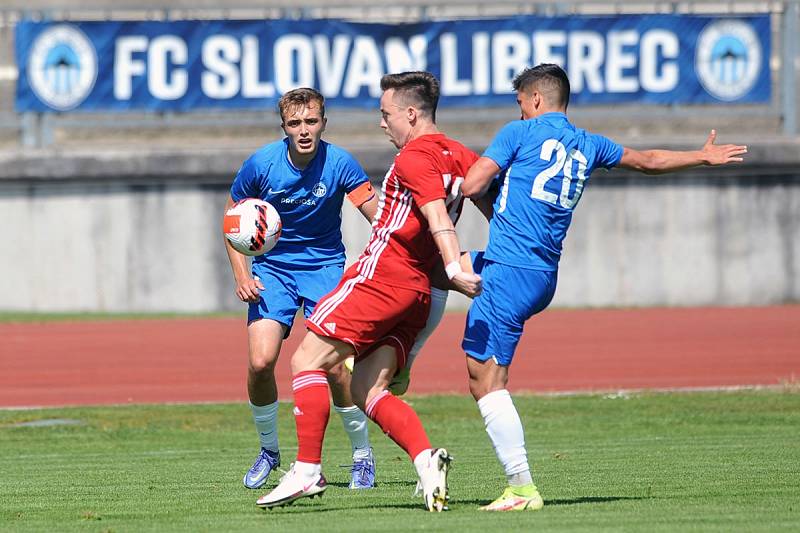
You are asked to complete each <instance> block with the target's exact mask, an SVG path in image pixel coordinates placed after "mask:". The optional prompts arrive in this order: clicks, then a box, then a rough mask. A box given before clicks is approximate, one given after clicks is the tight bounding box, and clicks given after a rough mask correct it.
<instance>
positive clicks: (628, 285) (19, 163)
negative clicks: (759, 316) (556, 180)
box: [0, 151, 800, 312]
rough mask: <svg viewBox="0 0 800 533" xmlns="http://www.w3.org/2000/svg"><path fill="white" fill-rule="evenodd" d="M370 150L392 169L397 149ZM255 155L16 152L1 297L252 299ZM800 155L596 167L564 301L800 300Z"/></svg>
mask: <svg viewBox="0 0 800 533" xmlns="http://www.w3.org/2000/svg"><path fill="white" fill-rule="evenodd" d="M356 155H357V156H359V157H361V156H363V157H362V161H365V160H366V161H368V162H369V163H370V164H369V165H368V168H371V170H372V172H371V173H372V174H373V175H376V176H378V175H380V174H379V172H378V171H377V170H378V169H380V168H385V163H386V161H385V160H387V158H390V157H391V154H389V153H387V154H383V155H380V154H376V152H375V151H370V153H369V155H367V154H361V155H359V154H356ZM370 157H371V158H372V159H371V160H370ZM159 158H161V160H159ZM204 158H205V159H204ZM242 158H243V155H242V154H236V153H227V154H205V155H202V156H201V155H199V154H183V155H180V154H161V155H154V154H150V155H142V154H140V155H126V156H122V155H114V154H105V155H104V156H103V158H102V159H98V158H97V157H93V156H90V155H85V156H80V155H72V156H70V157H62V158H58V157H52V156H48V157H43V158H41V160H37V159H36V158H33V159H31V158H27V159H25V158H23V159H22V160H20V158H19V157H16V158H14V159H13V160H6V161H0V162H2V163H3V164H2V165H0V240H2V242H3V248H2V250H3V251H2V252H0V254H1V255H0V310H24V311H67V310H83V311H192V312H194V311H218V310H230V309H240V308H241V304H239V302H238V301H237V300H236V298H235V297H234V296H233V292H232V279H231V274H230V268H229V265H228V262H227V257H226V255H225V252H224V249H223V246H222V244H221V237H220V230H219V224H220V221H219V219H220V215H221V209H222V206H223V205H224V202H225V199H226V195H227V194H228V192H227V191H228V189H227V187H228V184H229V181H230V178H231V175H232V173H233V171H234V170H235V168H236V166H237V165H238V162H239V161H241V159H242ZM797 168H798V167H797V166H796V165H795V166H792V165H788V166H787V165H780V166H775V165H771V164H766V163H765V164H763V165H750V166H748V167H745V168H741V167H740V168H739V169H738V170H734V171H730V170H726V171H714V170H706V171H695V172H693V173H688V174H687V173H684V174H681V175H676V176H671V177H663V176H658V177H651V176H635V175H631V174H626V173H623V172H620V171H612V172H610V173H597V174H595V175H594V176H592V180H591V182H590V184H589V186H588V188H587V191H586V193H585V194H584V196H583V198H582V199H581V204H580V205H579V207H578V209H577V211H576V214H575V218H574V221H573V225H572V228H571V229H570V231H569V234H568V236H567V239H566V241H565V244H564V257H563V259H562V267H561V271H560V279H559V288H558V291H557V295H556V298H555V301H554V304H553V305H555V306H576V307H583V306H653V305H669V306H690V305H691V306H695V305H766V304H778V303H786V302H797V301H800V171H798V170H796V169H797ZM156 169H158V170H156ZM343 220H344V227H345V231H344V234H345V239H346V242H345V244H346V245H347V247H348V250H349V252H350V254H351V260H352V259H353V258H354V257H355V256H357V254H358V252H360V250H361V248H362V247H363V245H364V243H365V242H366V239H367V236H368V226H367V225H366V223H365V222H364V221H363V219H361V218H360V215H359V214H358V213H357V212H356V211H355V210H354V209H352V208H351V207H350V206H347V207H346V209H345V211H344V213H343ZM459 234H460V237H461V242H462V247H463V248H465V249H466V248H481V247H483V246H484V245H485V242H486V237H487V226H486V224H485V222H483V220H482V219H481V218H480V216H479V215H478V214H477V212H476V211H475V210H474V209H473V208H472V207H471V206H469V207H468V208H467V209H466V210H465V215H464V218H463V220H462V222H461V223H460V224H459ZM457 296H458V295H457ZM466 303H467V302H466V299H465V298H461V297H453V298H451V302H450V304H451V307H463V306H464V305H466Z"/></svg>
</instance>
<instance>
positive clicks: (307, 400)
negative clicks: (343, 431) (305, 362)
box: [292, 370, 331, 464]
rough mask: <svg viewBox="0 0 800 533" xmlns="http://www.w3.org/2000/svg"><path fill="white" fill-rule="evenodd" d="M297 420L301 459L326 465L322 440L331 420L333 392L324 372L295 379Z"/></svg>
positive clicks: (295, 415) (298, 455)
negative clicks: (330, 398)
mask: <svg viewBox="0 0 800 533" xmlns="http://www.w3.org/2000/svg"><path fill="white" fill-rule="evenodd" d="M292 390H293V392H294V420H295V424H296V426H297V460H298V461H300V462H303V463H313V464H321V463H322V441H323V439H324V438H325V428H326V427H327V425H328V418H329V417H330V411H331V408H330V400H329V396H330V393H329V392H328V379H327V373H326V372H325V371H324V370H309V371H306V372H300V373H299V374H297V375H296V376H295V377H294V380H292Z"/></svg>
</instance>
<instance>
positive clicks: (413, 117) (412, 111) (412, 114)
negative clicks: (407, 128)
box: [406, 106, 417, 123]
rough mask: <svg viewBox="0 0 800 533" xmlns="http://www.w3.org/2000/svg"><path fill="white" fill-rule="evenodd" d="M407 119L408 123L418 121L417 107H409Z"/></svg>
mask: <svg viewBox="0 0 800 533" xmlns="http://www.w3.org/2000/svg"><path fill="white" fill-rule="evenodd" d="M406 119H408V121H409V122H411V123H413V122H416V121H417V108H416V107H412V106H408V107H407V108H406Z"/></svg>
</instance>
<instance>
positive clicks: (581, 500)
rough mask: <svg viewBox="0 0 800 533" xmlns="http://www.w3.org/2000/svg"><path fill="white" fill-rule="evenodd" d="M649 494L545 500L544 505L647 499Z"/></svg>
mask: <svg viewBox="0 0 800 533" xmlns="http://www.w3.org/2000/svg"><path fill="white" fill-rule="evenodd" d="M649 499H651V497H650V496H584V497H582V498H565V499H555V500H545V501H544V505H545V507H546V506H548V505H580V504H582V503H609V502H620V501H627V500H649Z"/></svg>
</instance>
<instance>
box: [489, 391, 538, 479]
mask: <svg viewBox="0 0 800 533" xmlns="http://www.w3.org/2000/svg"><path fill="white" fill-rule="evenodd" d="M478 408H479V409H480V411H481V416H483V422H484V424H485V425H486V433H488V434H489V438H490V439H491V441H492V445H493V446H494V452H495V453H496V454H497V458H498V459H499V460H500V463H501V464H502V465H503V469H504V470H505V472H506V478H508V482H509V484H512V480H513V481H514V483H513V484H514V485H517V486H519V485H527V483H522V481H524V480H525V479H530V480H531V481H530V482H531V483H532V482H533V480H532V478H531V474H530V468H529V467H528V454H527V452H526V451H525V433H524V432H523V430H522V421H521V420H520V419H519V414H518V413H517V409H516V408H515V407H514V402H512V401H511V395H510V394H509V393H508V391H507V390H505V389H504V390H498V391H494V392H490V393H489V394H487V395H486V396H484V397H483V398H481V399H480V400H478Z"/></svg>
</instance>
